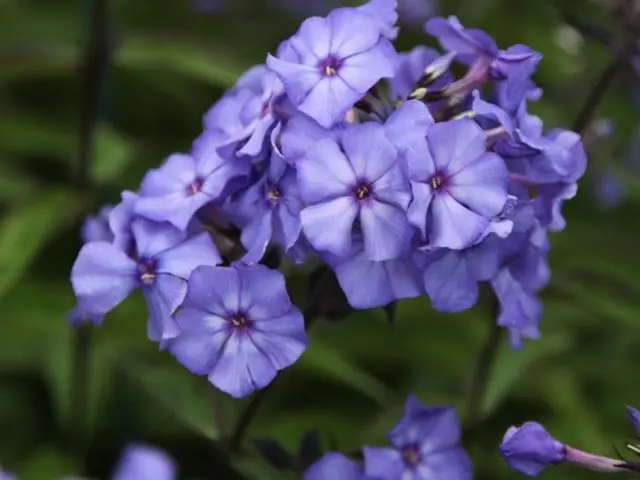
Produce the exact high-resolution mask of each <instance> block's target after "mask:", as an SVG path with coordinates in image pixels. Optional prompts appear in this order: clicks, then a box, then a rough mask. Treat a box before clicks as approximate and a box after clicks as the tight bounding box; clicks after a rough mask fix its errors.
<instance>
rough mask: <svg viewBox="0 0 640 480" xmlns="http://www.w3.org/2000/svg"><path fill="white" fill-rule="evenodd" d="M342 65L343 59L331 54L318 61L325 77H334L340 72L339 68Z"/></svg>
mask: <svg viewBox="0 0 640 480" xmlns="http://www.w3.org/2000/svg"><path fill="white" fill-rule="evenodd" d="M341 66H342V60H340V59H339V58H338V57H334V56H329V57H327V58H325V59H323V60H321V61H320V63H318V68H319V69H320V74H321V75H322V76H323V77H333V76H335V75H337V74H338V70H340V67H341Z"/></svg>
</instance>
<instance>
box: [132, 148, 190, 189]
mask: <svg viewBox="0 0 640 480" xmlns="http://www.w3.org/2000/svg"><path fill="white" fill-rule="evenodd" d="M195 178H196V168H195V162H194V160H193V158H192V157H191V156H190V155H183V154H179V153H176V154H173V155H171V156H169V158H167V159H166V160H165V162H164V164H163V165H162V166H161V167H160V168H153V169H151V170H149V171H148V172H147V174H146V175H145V177H144V178H143V180H142V184H141V185H140V195H141V196H142V197H160V196H165V195H168V194H171V193H175V192H181V191H182V190H184V188H185V187H186V186H187V185H189V184H190V183H191V182H193V180H194V179H195Z"/></svg>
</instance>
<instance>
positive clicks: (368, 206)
mask: <svg viewBox="0 0 640 480" xmlns="http://www.w3.org/2000/svg"><path fill="white" fill-rule="evenodd" d="M297 169H298V185H299V189H300V195H301V197H302V200H303V201H304V202H305V204H306V207H305V208H304V209H303V210H302V212H301V220H302V227H303V230H304V233H305V234H306V237H307V238H308V240H309V242H310V243H311V245H313V246H314V248H316V249H317V250H320V251H327V252H330V253H332V254H334V255H338V256H345V255H347V254H349V253H350V251H351V248H352V238H353V234H354V228H355V229H356V230H358V231H361V232H362V236H363V240H364V250H365V252H366V254H367V256H368V257H369V258H370V259H371V260H375V261H384V260H390V259H393V258H397V257H398V256H400V255H401V254H403V253H404V252H405V251H406V250H407V248H408V245H409V242H410V240H411V237H412V235H413V229H412V227H411V226H410V225H409V222H408V220H407V216H406V209H407V206H408V204H409V202H410V200H411V193H410V191H409V184H408V182H407V180H406V178H405V175H404V173H403V169H402V167H401V165H400V162H398V152H397V150H396V149H395V148H394V147H393V145H392V144H391V143H390V142H389V140H387V138H386V136H385V132H384V129H383V127H382V126H381V125H379V124H376V123H365V124H359V125H354V126H351V127H349V128H348V129H347V130H345V131H344V132H343V134H342V138H341V142H340V144H338V143H336V142H335V141H332V140H328V139H324V140H320V141H319V142H317V143H316V144H315V145H314V146H313V147H312V148H311V150H310V151H309V152H308V154H307V156H306V157H305V159H304V160H302V161H299V162H298V164H297Z"/></svg>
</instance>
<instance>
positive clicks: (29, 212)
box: [0, 190, 82, 298]
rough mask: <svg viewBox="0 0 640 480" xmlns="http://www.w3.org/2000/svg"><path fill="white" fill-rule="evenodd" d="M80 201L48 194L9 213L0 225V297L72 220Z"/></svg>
mask: <svg viewBox="0 0 640 480" xmlns="http://www.w3.org/2000/svg"><path fill="white" fill-rule="evenodd" d="M81 205H82V202H81V201H79V199H77V198H75V196H74V194H73V193H71V192H67V191H62V190H58V191H51V192H48V193H45V194H42V195H40V196H39V197H36V198H34V199H33V200H32V201H30V202H28V203H25V204H23V205H21V206H16V207H14V208H13V209H11V210H10V211H9V213H8V214H7V216H6V217H5V218H4V219H3V220H2V222H1V223H0V298H2V297H3V296H4V295H5V294H6V293H7V291H8V290H9V289H10V288H11V287H12V286H13V285H14V284H15V283H16V282H17V281H18V280H20V278H21V277H22V275H23V274H24V272H25V270H26V269H27V268H28V267H29V265H30V264H31V262H32V261H33V259H34V258H35V257H36V255H37V254H38V252H39V251H40V249H41V248H42V247H43V246H44V245H45V244H46V243H47V241H48V240H50V239H51V238H52V237H53V236H54V235H55V234H56V233H57V232H58V231H59V230H60V229H62V228H64V227H65V225H66V224H67V223H68V222H69V221H70V220H72V219H73V218H74V217H75V215H76V214H77V211H78V209H79V207H80V206H81Z"/></svg>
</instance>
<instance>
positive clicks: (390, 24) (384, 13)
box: [356, 0, 398, 40]
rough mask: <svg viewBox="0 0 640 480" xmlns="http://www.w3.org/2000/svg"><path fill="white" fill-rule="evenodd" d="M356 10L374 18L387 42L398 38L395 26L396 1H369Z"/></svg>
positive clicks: (396, 20) (396, 15)
mask: <svg viewBox="0 0 640 480" xmlns="http://www.w3.org/2000/svg"><path fill="white" fill-rule="evenodd" d="M356 10H357V11H358V12H362V13H366V14H367V15H370V16H371V17H372V18H374V19H375V20H376V21H377V22H378V24H379V27H380V31H381V32H382V35H384V36H385V37H387V38H388V39H389V40H394V39H395V38H396V37H397V36H398V28H397V27H396V26H395V25H396V23H397V22H398V12H397V10H398V1H397V0H369V1H368V2H367V3H365V4H364V5H361V6H360V7H358V8H356Z"/></svg>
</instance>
